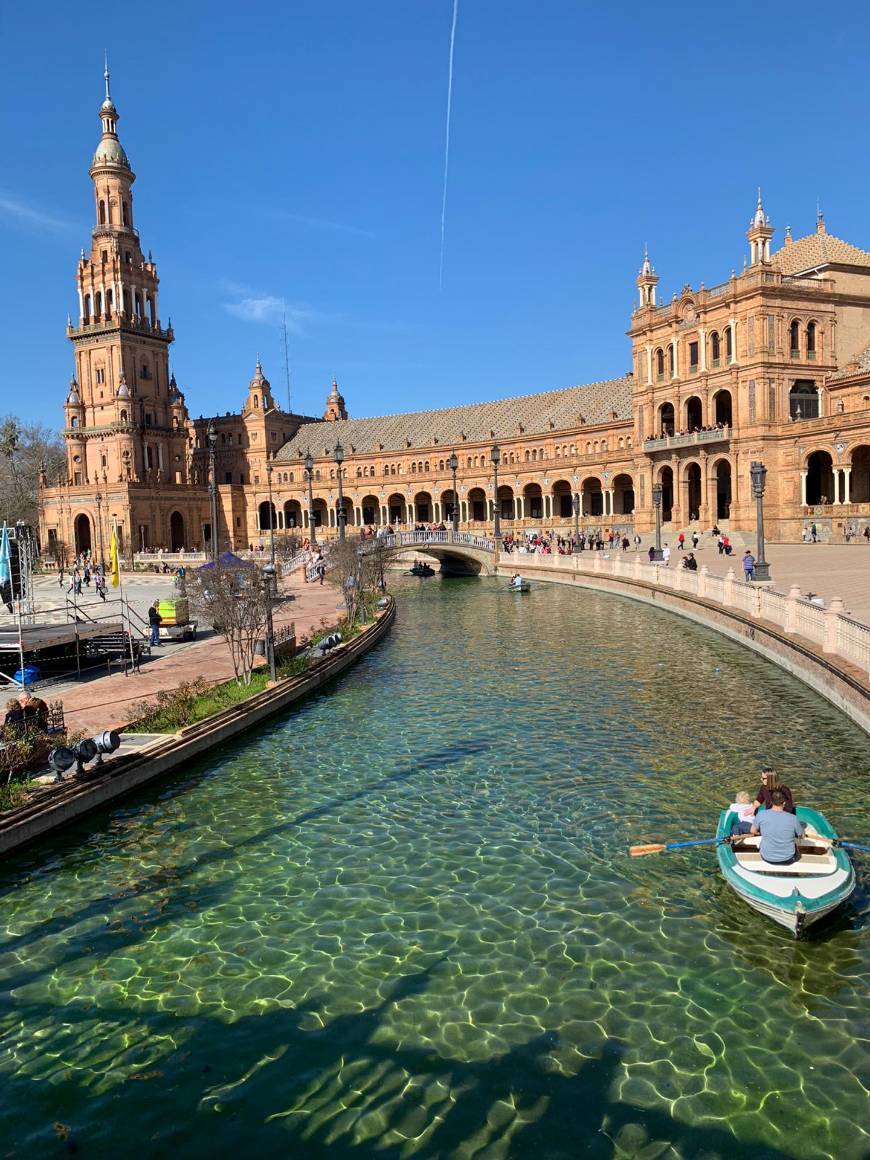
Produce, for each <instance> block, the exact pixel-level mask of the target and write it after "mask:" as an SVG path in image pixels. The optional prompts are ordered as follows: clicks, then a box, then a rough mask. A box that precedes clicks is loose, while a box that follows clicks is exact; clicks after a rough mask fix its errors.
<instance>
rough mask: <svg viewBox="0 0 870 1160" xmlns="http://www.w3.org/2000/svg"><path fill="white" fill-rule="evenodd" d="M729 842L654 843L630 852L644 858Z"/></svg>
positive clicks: (723, 840) (716, 839)
mask: <svg viewBox="0 0 870 1160" xmlns="http://www.w3.org/2000/svg"><path fill="white" fill-rule="evenodd" d="M741 837H742V835H741ZM727 841H728V839H727V838H696V839H695V840H694V841H692V842H652V843H650V844H649V845H647V846H631V847H629V851H628V852H629V854H631V856H632V858H642V857H643V855H644V854H661V852H662V851H663V850H683V849H685V848H686V847H687V846H715V845H717V844H718V843H719V842H727Z"/></svg>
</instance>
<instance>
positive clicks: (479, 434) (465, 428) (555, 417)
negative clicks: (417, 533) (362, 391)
mask: <svg viewBox="0 0 870 1160" xmlns="http://www.w3.org/2000/svg"><path fill="white" fill-rule="evenodd" d="M631 382H632V378H631V375H624V376H623V377H622V378H619V379H604V380H603V381H601V382H598V383H589V384H588V385H587V386H583V387H564V388H562V389H561V390H558V391H543V392H542V393H541V394H537V395H518V396H517V397H516V398H513V399H500V400H498V401H497V402H492V403H471V404H469V405H467V406H463V407H440V408H438V409H437V410H434V411H412V412H410V413H408V414H404V415H382V416H380V417H378V418H372V419H340V420H337V421H336V422H332V423H327V422H324V421H321V422H316V423H304V424H303V425H302V426H301V427H300V428H299V430H298V431H297V432H296V434H295V435H294V436H293V437H292V438H291V439H289V440H288V441H287V443H285V444H284V446H283V447H282V448H281V449H280V451H279V452H278V453H277V455H276V457H275V458H276V459H283V460H289V459H297V458H299V456H301V455H304V454H305V452H306V450H307V449H308V447H309V445H310V447H311V454H312V455H314V456H323V455H331V454H332V449H333V447H335V444H336V443H341V444H342V446H343V447H344V449H345V452H346V454H348V455H354V454H355V455H370V454H377V453H378V452H380V451H387V452H395V451H407V450H408V449H409V448H410V447H421V448H422V447H434V446H436V445H438V446H441V447H443V448H444V449H445V451H449V450H451V449H452V448H454V447H459V446H460V445H461V444H462V443H463V442H465V443H478V442H484V441H486V440H489V439H508V438H512V437H516V436H518V435H520V434H522V433H523V432H521V430H520V427H521V426H522V428H523V431H524V432H525V433H526V434H528V435H530V436H531V435H541V434H546V433H548V432H549V431H550V430H553V429H555V430H565V429H566V428H571V427H578V426H580V425H581V424H582V423H586V424H593V423H612V422H614V412H615V414H616V420H617V421H618V420H620V419H623V420H626V419H630V418H631ZM551 422H552V424H553V427H552V428H551V426H550V424H551ZM463 437H464V438H463Z"/></svg>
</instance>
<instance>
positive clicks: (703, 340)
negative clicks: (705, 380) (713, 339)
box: [698, 327, 707, 374]
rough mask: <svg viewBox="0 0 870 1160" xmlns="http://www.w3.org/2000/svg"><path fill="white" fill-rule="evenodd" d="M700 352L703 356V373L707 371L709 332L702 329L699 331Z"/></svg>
mask: <svg viewBox="0 0 870 1160" xmlns="http://www.w3.org/2000/svg"><path fill="white" fill-rule="evenodd" d="M698 352H699V354H700V356H701V373H702V374H703V373H704V371H706V369H707V331H706V330H705V329H704V328H703V327H702V328H700V329H699V330H698Z"/></svg>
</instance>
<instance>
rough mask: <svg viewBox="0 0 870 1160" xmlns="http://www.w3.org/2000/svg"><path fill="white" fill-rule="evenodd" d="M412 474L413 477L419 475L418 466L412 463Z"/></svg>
mask: <svg viewBox="0 0 870 1160" xmlns="http://www.w3.org/2000/svg"><path fill="white" fill-rule="evenodd" d="M411 474H412V475H416V474H417V464H416V463H412V464H411Z"/></svg>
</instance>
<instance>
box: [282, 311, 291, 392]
mask: <svg viewBox="0 0 870 1160" xmlns="http://www.w3.org/2000/svg"><path fill="white" fill-rule="evenodd" d="M281 330H282V331H283V333H284V375H285V376H286V379H287V414H288V415H291V414H292V413H293V408H292V406H291V405H290V348H289V346H288V343H287V307H286V306H285V307H284V313H283V315H282V317H281Z"/></svg>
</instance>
